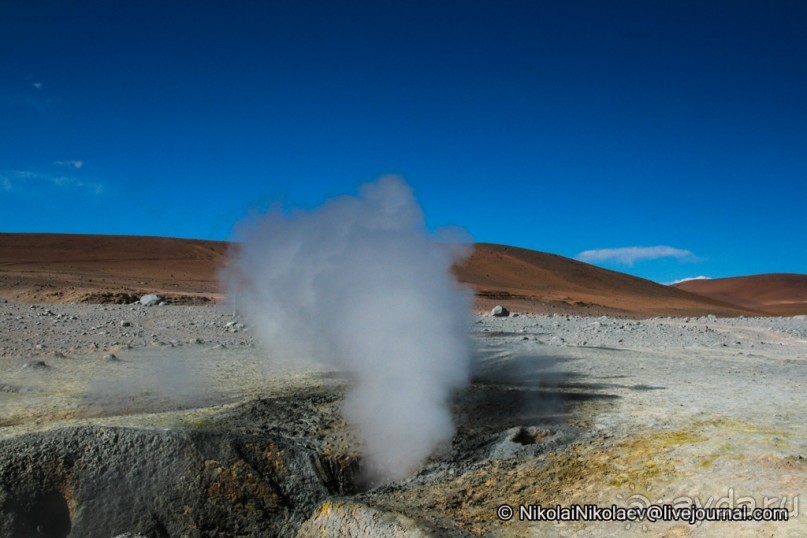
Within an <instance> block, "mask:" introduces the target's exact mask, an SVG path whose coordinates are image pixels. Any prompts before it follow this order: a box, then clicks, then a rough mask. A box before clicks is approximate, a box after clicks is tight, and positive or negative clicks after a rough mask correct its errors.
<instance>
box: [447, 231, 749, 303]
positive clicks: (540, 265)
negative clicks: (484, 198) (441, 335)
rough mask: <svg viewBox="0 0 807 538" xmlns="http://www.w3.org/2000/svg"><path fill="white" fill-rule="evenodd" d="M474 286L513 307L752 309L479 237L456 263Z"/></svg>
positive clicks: (486, 299)
mask: <svg viewBox="0 0 807 538" xmlns="http://www.w3.org/2000/svg"><path fill="white" fill-rule="evenodd" d="M455 272H456V274H457V276H458V278H459V280H460V281H461V282H464V283H466V284H469V285H471V286H473V288H474V289H475V291H476V293H477V296H478V297H479V301H478V306H479V307H480V308H487V307H488V306H491V305H493V304H496V303H499V304H502V305H504V306H508V307H512V308H513V309H515V310H537V311H553V310H555V311H558V310H559V311H565V310H568V309H573V310H576V311H582V312H588V313H591V314H632V315H635V314H639V315H652V316H655V315H665V316H666V315H671V316H676V315H677V316H694V315H703V314H709V313H712V314H716V315H723V316H736V315H741V314H745V315H749V313H751V312H750V310H748V309H744V308H741V307H737V306H733V305H728V304H726V303H723V302H721V301H718V300H715V299H711V298H708V297H702V296H698V295H694V294H691V293H687V292H685V291H683V290H679V289H675V288H671V287H669V286H663V285H661V284H657V283H655V282H651V281H649V280H645V279H642V278H637V277H634V276H630V275H626V274H624V273H618V272H616V271H609V270H607V269H602V268H599V267H595V266H593V265H589V264H587V263H583V262H579V261H576V260H572V259H569V258H564V257H563V256H557V255H554V254H546V253H544V252H536V251H532V250H526V249H522V248H517V247H508V246H503V245H493V244H486V243H479V244H477V245H476V248H475V249H474V252H473V254H472V255H471V257H470V258H469V260H468V261H467V262H466V263H465V264H464V265H462V266H460V267H458V268H456V271H455Z"/></svg>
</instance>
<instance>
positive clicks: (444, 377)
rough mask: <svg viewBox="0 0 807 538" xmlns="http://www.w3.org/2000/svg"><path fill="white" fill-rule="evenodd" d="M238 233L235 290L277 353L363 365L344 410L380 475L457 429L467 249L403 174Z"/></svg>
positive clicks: (405, 466)
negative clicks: (429, 215)
mask: <svg viewBox="0 0 807 538" xmlns="http://www.w3.org/2000/svg"><path fill="white" fill-rule="evenodd" d="M241 235H242V237H241V238H240V239H241V247H240V248H239V249H238V251H237V253H236V254H235V259H234V261H235V263H234V264H233V267H232V268H231V270H229V271H228V272H227V273H226V274H225V285H226V287H227V289H228V292H229V293H230V294H237V297H238V307H239V309H240V310H241V311H242V312H243V313H244V314H245V315H246V316H247V318H248V319H249V320H250V322H251V323H252V324H253V326H254V327H255V332H256V334H257V335H258V338H260V339H261V340H262V343H263V344H264V345H265V346H267V347H268V349H269V351H270V354H271V356H274V357H278V358H280V357H282V358H291V359H294V358H298V359H301V360H305V359H315V360H317V361H319V362H321V363H324V364H326V365H328V366H330V367H333V368H336V369H338V370H340V371H345V372H349V373H350V374H352V376H354V377H355V379H356V383H355V385H354V386H353V387H352V388H351V389H350V391H349V393H348V395H347V396H346V398H345V402H344V408H343V412H344V414H345V418H346V419H347V420H348V421H350V422H352V423H354V424H355V425H356V426H357V427H358V430H359V434H360V436H361V439H362V441H363V444H364V460H365V467H366V468H367V469H368V470H369V472H370V473H371V474H372V475H373V477H374V478H375V479H381V480H388V479H399V478H402V477H405V476H406V475H407V474H409V473H410V472H412V471H413V470H415V469H416V468H417V466H418V464H419V463H420V462H422V461H423V460H424V459H425V458H426V457H427V456H428V455H429V454H430V453H431V452H432V451H433V450H434V449H435V447H436V446H438V445H439V444H440V443H443V442H446V441H449V440H450V439H451V437H452V436H453V433H454V427H453V423H452V419H451V414H450V410H449V407H448V399H449V397H450V394H451V391H452V390H454V389H455V388H457V387H460V386H461V385H463V384H464V383H466V382H467V380H468V378H469V375H470V345H469V341H468V321H469V319H468V316H469V312H470V306H471V293H470V291H468V290H466V289H462V288H460V287H459V285H458V284H457V282H456V281H455V279H454V277H453V275H452V274H451V272H450V268H451V265H452V264H453V263H454V262H456V261H458V258H459V257H462V256H463V255H465V253H464V249H461V248H457V247H456V245H455V246H454V247H447V246H446V245H445V244H440V243H437V242H436V241H435V240H434V239H433V238H432V237H431V235H430V234H429V233H428V232H427V230H426V227H425V224H424V220H423V214H422V212H421V210H420V207H419V206H418V204H417V202H416V201H415V198H414V196H413V194H412V191H411V189H410V188H409V187H408V185H406V183H404V182H403V181H402V180H401V179H400V178H397V177H383V178H381V179H380V180H378V181H377V182H376V183H369V184H366V185H363V186H362V187H361V189H360V191H359V196H358V197H350V196H343V197H339V198H335V199H333V200H330V201H329V202H327V203H326V204H324V205H323V206H322V207H320V208H318V209H316V210H314V211H310V212H294V213H292V214H290V215H285V214H283V213H282V212H281V211H279V210H275V211H272V212H270V213H269V214H267V215H265V216H264V217H262V218H260V219H258V220H257V221H255V222H251V223H249V224H247V225H245V226H244V228H243V229H242V230H241Z"/></svg>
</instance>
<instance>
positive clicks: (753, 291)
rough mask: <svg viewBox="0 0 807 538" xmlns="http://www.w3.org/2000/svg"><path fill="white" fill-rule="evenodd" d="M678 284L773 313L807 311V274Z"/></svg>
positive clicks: (746, 277)
mask: <svg viewBox="0 0 807 538" xmlns="http://www.w3.org/2000/svg"><path fill="white" fill-rule="evenodd" d="M675 287H676V288H678V289H681V290H685V291H688V292H691V293H697V294H698V295H702V296H704V297H711V298H712V299H716V300H718V301H723V302H725V303H729V304H733V305H737V306H740V307H743V308H751V309H753V310H762V311H765V312H768V313H770V314H775V315H782V316H794V315H797V314H807V275H798V274H790V273H775V274H765V275H752V276H741V277H732V278H714V279H703V280H687V281H686V282H681V283H679V284H676V285H675Z"/></svg>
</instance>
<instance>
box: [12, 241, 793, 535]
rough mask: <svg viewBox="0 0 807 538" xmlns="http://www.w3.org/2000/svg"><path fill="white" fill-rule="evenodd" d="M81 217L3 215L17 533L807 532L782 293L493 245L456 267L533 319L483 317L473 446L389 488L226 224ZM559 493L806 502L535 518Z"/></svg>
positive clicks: (333, 376)
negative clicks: (55, 226) (262, 303)
mask: <svg viewBox="0 0 807 538" xmlns="http://www.w3.org/2000/svg"><path fill="white" fill-rule="evenodd" d="M12 239H13V240H12ZM25 239H27V241H26V240H25ZM58 239H59V236H10V235H8V234H5V235H2V236H0V263H2V265H0V294H2V297H3V298H5V299H7V302H0V365H1V367H2V368H1V369H0V372H2V374H0V535H2V536H51V537H56V536H59V537H63V536H68V535H69V536H99V537H105V538H106V537H112V536H128V537H136V536H149V537H151V536H158V537H164V536H172V537H173V536H194V537H196V536H199V537H201V536H222V537H223V536H235V535H238V536H267V535H268V536H300V537H305V536H339V535H345V536H348V535H349V536H356V535H364V536H382V537H383V536H458V537H459V536H504V537H511V536H512V537H516V536H519V537H520V536H614V535H625V534H626V535H636V536H726V535H735V536H754V537H757V536H794V537H795V536H804V535H806V534H807V519H805V518H804V516H803V514H801V513H800V512H801V510H802V507H801V506H800V503H801V502H803V500H804V497H805V494H807V491H805V490H806V489H807V488H806V487H805V484H807V461H806V460H805V458H806V457H807V428H805V422H804V420H803V417H804V416H805V413H807V398H805V394H806V393H807V368H805V366H807V363H806V362H805V361H807V317H805V316H804V315H794V316H789V317H788V316H776V317H769V316H766V315H760V312H761V310H760V309H762V308H768V304H769V302H770V301H781V297H780V296H776V297H775V298H773V299H769V298H763V299H759V298H757V299H756V300H755V302H754V304H753V305H752V304H745V305H740V304H737V303H736V300H734V299H732V300H733V301H734V302H735V306H731V304H729V303H730V301H729V300H728V298H727V297H725V296H723V297H722V299H715V298H706V297H704V298H702V297H701V296H698V295H695V294H692V293H689V292H686V291H683V290H679V289H676V288H670V287H665V286H660V285H658V284H654V283H652V282H648V281H644V280H641V279H636V278H634V277H629V276H627V275H621V274H620V273H614V272H611V271H605V270H602V269H597V268H594V267H592V266H588V265H586V264H582V263H580V262H576V261H573V260H568V259H566V258H562V257H559V256H552V255H549V254H543V253H535V252H530V251H524V250H522V249H516V248H513V247H501V246H496V245H482V246H479V247H478V248H477V249H476V251H475V253H474V255H473V256H472V257H471V259H470V260H469V262H468V263H467V264H466V265H465V266H463V267H460V268H457V269H456V271H457V274H458V277H459V278H460V280H462V281H463V282H466V283H468V284H470V285H472V286H473V287H474V288H475V290H476V292H477V308H479V309H480V311H481V310H482V309H484V308H487V306H488V305H489V304H507V305H508V306H509V307H510V308H511V310H512V315H510V316H507V317H494V316H491V315H489V314H488V313H483V314H481V315H476V316H475V317H474V318H473V319H472V321H471V324H470V325H469V327H468V331H469V333H470V335H471V339H472V343H473V355H474V357H473V364H474V367H473V375H472V379H471V382H470V383H469V384H468V385H467V386H466V387H464V388H462V389H461V390H459V391H457V392H456V393H455V394H454V395H453V397H452V399H451V401H450V406H451V410H452V415H453V418H454V423H455V427H456V432H455V435H454V436H453V439H452V441H451V443H450V444H447V445H445V446H441V447H439V448H438V450H436V451H435V452H434V453H433V454H432V456H431V457H430V458H429V459H428V460H427V461H425V462H424V463H423V465H422V466H421V467H420V468H419V469H418V470H417V471H416V472H415V473H414V474H413V475H411V476H410V477H408V478H406V479H403V480H399V481H396V482H392V483H385V484H378V483H372V482H367V481H366V479H365V478H364V477H363V475H362V451H361V446H360V444H359V442H358V441H357V437H356V435H355V431H354V430H353V428H352V426H351V425H349V424H348V423H346V422H345V420H344V419H343V418H342V415H341V412H340V411H341V404H342V401H343V398H344V395H345V392H346V390H348V389H349V387H351V386H352V384H353V383H354V380H353V379H351V378H350V376H347V375H345V374H343V373H340V372H335V371H332V370H330V369H327V368H324V367H322V366H319V365H317V364H313V363H312V364H307V365H300V364H296V365H294V367H292V366H291V365H289V364H287V363H284V362H283V361H280V360H279V359H278V357H275V356H273V355H272V353H271V352H270V351H267V350H265V349H263V348H261V347H260V346H259V345H257V343H256V340H255V335H254V329H253V328H252V327H251V326H250V324H249V322H248V321H247V320H246V319H243V318H242V317H241V316H240V315H238V314H237V313H236V312H234V311H233V308H232V306H230V305H226V304H224V303H222V302H216V300H217V299H218V298H220V295H218V294H220V290H219V288H218V284H217V283H216V277H215V274H216V271H217V270H218V268H219V267H221V266H222V265H223V264H224V263H225V255H226V248H227V245H225V244H223V243H211V242H194V241H186V240H159V239H155V238H132V239H130V243H131V248H129V249H124V248H123V247H122V246H121V239H120V238H117V239H116V238H111V239H110V238H94V237H91V236H81V237H79V238H75V237H71V241H67V242H66V243H65V244H67V245H68V246H67V247H63V248H64V250H63V251H59V250H58V249H59V248H60V244H62V243H64V242H62V243H60V241H59V240H58ZM74 239H75V241H73V240H74ZM49 241H51V242H49ZM79 244H80V245H83V246H81V248H79V247H78V246H77V245H79ZM43 245H50V246H47V247H46V246H43ZM160 245H162V246H160ZM158 246H160V247H159V249H158V250H157V251H155V249H157V248H158ZM48 252H51V254H47V253H48ZM77 252H80V253H81V255H78V254H77ZM111 253H112V254H114V256H111ZM124 255H126V256H127V257H125V258H123V259H121V256H124ZM155 260H157V261H155ZM155 267H157V268H158V269H155ZM180 269H181V270H180ZM740 289H742V288H740ZM155 292H157V293H160V294H161V295H162V296H163V297H164V298H165V299H166V301H165V302H167V303H168V304H165V305H163V306H156V305H155V306H144V305H141V304H139V303H136V302H135V303H134V304H114V303H128V302H131V301H133V300H136V299H137V298H138V297H140V296H141V295H143V294H145V293H155ZM732 293H733V294H734V295H732V297H734V296H736V295H737V294H738V293H739V292H738V291H734V292H732ZM205 298H206V299H207V300H206V299H205ZM84 302H89V303H102V304H81V303H84ZM71 303H75V304H71ZM181 303H185V304H181ZM766 313H767V312H766ZM604 314H607V315H604ZM423 315H425V316H439V315H440V313H439V312H424V314H423ZM538 504H540V505H541V506H543V507H544V508H547V507H555V506H556V505H560V506H563V507H568V506H571V505H573V504H595V505H597V506H599V507H611V506H616V507H632V508H637V507H639V508H643V507H647V506H649V505H651V504H665V505H675V506H678V507H681V506H684V505H690V504H694V505H696V506H706V507H714V506H722V507H738V506H748V507H752V506H753V507H763V506H767V507H777V508H784V509H785V512H786V513H787V515H788V518H789V520H788V521H786V522H785V521H779V522H772V521H760V522H750V521H745V522H736V521H734V522H727V521H714V522H696V523H694V524H690V523H688V522H683V521H655V522H651V521H647V520H642V521H580V520H575V521H563V522H554V521H527V520H520V518H519V505H538ZM502 505H507V506H509V507H512V508H513V509H514V510H515V516H514V517H513V519H512V520H509V521H502V520H501V519H500V518H498V517H497V513H499V514H501V513H502V512H497V510H500V507H501V506H502ZM780 515H781V514H780Z"/></svg>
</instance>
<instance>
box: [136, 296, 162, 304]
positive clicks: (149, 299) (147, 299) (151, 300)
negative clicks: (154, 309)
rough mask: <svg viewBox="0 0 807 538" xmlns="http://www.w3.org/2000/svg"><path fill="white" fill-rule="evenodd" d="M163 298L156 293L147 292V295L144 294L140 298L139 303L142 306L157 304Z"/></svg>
mask: <svg viewBox="0 0 807 538" xmlns="http://www.w3.org/2000/svg"><path fill="white" fill-rule="evenodd" d="M162 300H163V298H162V297H160V296H159V295H156V294H154V293H149V294H148V295H144V296H142V297H141V298H140V304H142V305H143V306H154V305H156V304H159V303H160V302H161V301H162Z"/></svg>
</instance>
